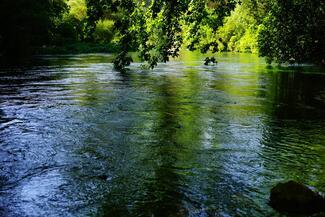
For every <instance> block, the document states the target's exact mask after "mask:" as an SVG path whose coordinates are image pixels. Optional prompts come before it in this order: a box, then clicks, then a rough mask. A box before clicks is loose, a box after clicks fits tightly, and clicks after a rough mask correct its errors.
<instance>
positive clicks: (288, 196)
mask: <svg viewBox="0 0 325 217" xmlns="http://www.w3.org/2000/svg"><path fill="white" fill-rule="evenodd" d="M270 205H271V206H272V207H273V208H274V209H276V210H278V211H280V212H288V213H297V214H314V213H320V212H322V211H325V199H324V198H323V197H322V196H320V195H319V194H318V193H315V192H313V191H312V190H310V189H309V188H308V187H306V186H305V185H303V184H300V183H298V182H295V181H289V182H286V183H279V184H277V185H276V186H275V187H273V188H272V189H271V196H270Z"/></svg>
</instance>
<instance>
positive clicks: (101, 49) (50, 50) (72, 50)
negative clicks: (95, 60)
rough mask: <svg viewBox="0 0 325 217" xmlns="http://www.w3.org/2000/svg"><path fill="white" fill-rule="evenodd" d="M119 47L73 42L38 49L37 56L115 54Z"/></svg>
mask: <svg viewBox="0 0 325 217" xmlns="http://www.w3.org/2000/svg"><path fill="white" fill-rule="evenodd" d="M119 50H120V49H119V47H118V45H117V44H116V43H100V44H99V43H88V42H73V43H68V44H64V45H61V46H56V45H51V46H43V47H41V48H38V49H37V51H36V54H37V55H57V54H85V53H86V54H88V53H117V52H118V51H119Z"/></svg>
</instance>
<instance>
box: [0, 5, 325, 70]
mask: <svg viewBox="0 0 325 217" xmlns="http://www.w3.org/2000/svg"><path fill="white" fill-rule="evenodd" d="M324 17H325V8H324V1H322V0H313V1H309V0H287V1H282V0H241V1H239V0H211V1H208V0H173V1H168V0H146V1H142V0H42V1H39V0H15V1H12V0H2V1H1V2H0V25H1V29H0V57H1V59H2V63H6V64H8V63H10V62H12V61H13V62H17V61H18V60H20V59H24V58H25V57H26V56H30V55H31V54H65V53H89V52H114V53H119V55H117V58H116V60H115V62H114V64H115V67H116V68H117V69H123V68H124V66H126V65H128V64H129V63H130V61H131V59H130V58H129V57H128V52H129V51H138V53H139V56H140V57H141V59H142V60H144V61H145V62H146V63H147V64H146V66H147V67H149V68H153V67H154V66H155V65H156V64H157V62H166V61H168V59H169V58H170V57H175V56H177V55H178V53H179V51H180V49H182V48H186V49H189V50H200V51H201V52H203V53H205V52H209V51H211V52H222V51H232V52H252V53H258V54H259V55H260V56H262V57H266V59H267V61H268V62H269V63H271V62H273V61H275V62H278V63H283V62H290V63H305V62H307V63H316V64H324V50H325V49H324V36H325V34H324V31H325V30H324V29H325V28H324V27H325V20H324Z"/></svg>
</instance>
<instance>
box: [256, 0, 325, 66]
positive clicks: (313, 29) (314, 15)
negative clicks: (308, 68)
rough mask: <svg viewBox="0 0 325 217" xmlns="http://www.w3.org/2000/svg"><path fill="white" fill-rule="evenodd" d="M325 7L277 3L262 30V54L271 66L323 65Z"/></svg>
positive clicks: (300, 1)
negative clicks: (283, 63) (286, 64)
mask: <svg viewBox="0 0 325 217" xmlns="http://www.w3.org/2000/svg"><path fill="white" fill-rule="evenodd" d="M324 6H325V3H324V1H322V0H313V1H308V0H286V1H281V0H277V1H274V2H273V4H272V8H271V10H270V11H269V12H268V14H267V16H266V18H265V19H264V20H263V22H262V25H261V26H260V32H259V39H258V42H259V48H260V54H261V55H262V56H266V57H268V60H269V62H272V61H273V60H275V61H277V62H279V63H282V62H287V61H288V60H289V61H291V62H298V63H302V62H318V63H320V62H322V61H324V57H325V53H324V52H325V47H324V45H325V44H324V38H325V20H324V18H325V7H324ZM323 63H324V62H323Z"/></svg>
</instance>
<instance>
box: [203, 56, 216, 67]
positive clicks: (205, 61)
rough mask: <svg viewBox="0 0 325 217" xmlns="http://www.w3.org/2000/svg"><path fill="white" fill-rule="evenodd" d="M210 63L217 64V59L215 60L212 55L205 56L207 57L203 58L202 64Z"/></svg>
mask: <svg viewBox="0 0 325 217" xmlns="http://www.w3.org/2000/svg"><path fill="white" fill-rule="evenodd" d="M210 63H212V64H217V63H218V61H217V60H216V58H214V57H211V58H210V57H207V58H205V60H204V65H206V66H207V65H209V64H210Z"/></svg>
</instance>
